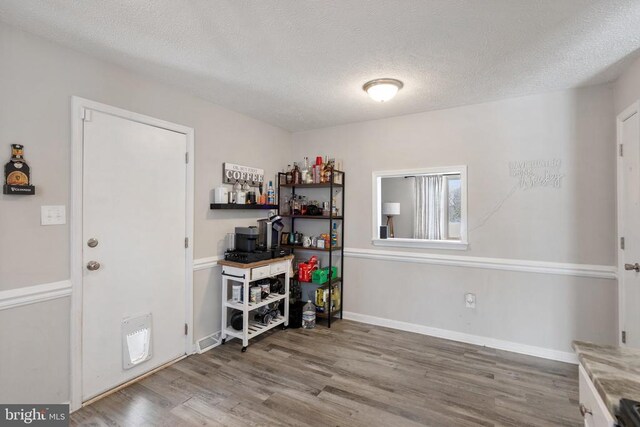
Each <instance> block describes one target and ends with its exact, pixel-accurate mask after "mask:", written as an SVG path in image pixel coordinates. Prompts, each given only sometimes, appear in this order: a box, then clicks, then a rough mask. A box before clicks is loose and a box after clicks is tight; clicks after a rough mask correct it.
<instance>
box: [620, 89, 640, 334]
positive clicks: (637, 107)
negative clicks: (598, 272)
mask: <svg viewBox="0 0 640 427" xmlns="http://www.w3.org/2000/svg"><path fill="white" fill-rule="evenodd" d="M639 113H640V101H636V102H634V103H633V104H631V105H630V106H629V107H627V108H625V109H624V111H623V112H622V113H620V114H618V116H617V117H616V147H615V149H616V210H617V213H616V215H617V221H616V225H617V227H616V234H617V237H618V238H617V240H616V247H617V258H618V345H619V346H625V345H626V344H625V343H623V342H622V331H623V330H624V319H625V308H624V271H625V270H624V254H623V253H622V252H623V249H622V248H621V243H620V238H621V237H624V236H622V230H623V229H624V218H623V216H622V208H621V204H622V201H623V199H624V195H623V194H622V192H623V182H624V174H623V167H624V164H623V160H624V159H623V157H622V156H621V155H620V145H621V144H622V140H621V137H622V124H623V123H624V122H625V121H626V120H627V119H629V118H630V117H632V116H633V115H634V114H639Z"/></svg>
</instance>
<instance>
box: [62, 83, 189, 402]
mask: <svg viewBox="0 0 640 427" xmlns="http://www.w3.org/2000/svg"><path fill="white" fill-rule="evenodd" d="M85 109H90V110H93V111H99V112H102V113H106V114H110V115H112V116H116V117H121V118H123V119H127V120H132V121H134V122H138V123H142V124H146V125H151V126H155V127H159V128H162V129H167V130H170V131H173V132H178V133H182V134H184V135H185V136H186V137H187V153H188V154H187V156H188V157H187V159H188V162H187V165H186V166H187V177H186V178H187V179H186V183H187V189H186V215H187V217H186V222H185V224H186V236H185V237H187V238H188V239H189V247H188V248H187V249H186V260H185V286H186V295H185V309H186V311H185V313H186V319H185V323H186V324H187V325H188V329H187V336H186V346H185V353H186V354H193V353H194V352H195V346H194V344H193V209H194V207H193V195H194V167H193V163H194V161H193V159H194V156H193V150H194V130H193V128H190V127H186V126H182V125H178V124H175V123H170V122H166V121H164V120H159V119H155V118H153V117H149V116H145V115H142V114H138V113H133V112H131V111H127V110H123V109H120V108H116V107H112V106H110V105H106V104H101V103H99V102H95V101H91V100H88V99H84V98H79V97H77V96H72V97H71V205H70V209H69V210H70V215H69V225H70V227H69V228H70V242H71V244H70V249H71V254H70V255H71V257H70V259H71V265H70V267H69V269H70V273H71V336H70V342H71V353H70V354H71V360H70V362H71V384H70V385H71V393H70V394H71V396H70V397H71V402H70V403H71V407H70V409H71V411H75V410H77V409H80V408H81V407H82V403H83V402H82V277H83V276H82V272H83V267H84V266H83V265H82V249H83V242H82V185H83V183H82V180H83V175H82V169H83V148H82V147H83V138H84V126H83V119H84V114H85Z"/></svg>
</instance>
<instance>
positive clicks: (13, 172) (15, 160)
mask: <svg viewBox="0 0 640 427" xmlns="http://www.w3.org/2000/svg"><path fill="white" fill-rule="evenodd" d="M23 153H24V146H23V145H21V144H11V159H10V160H9V162H8V163H7V164H6V165H5V166H4V176H5V184H7V185H29V179H30V174H29V170H30V169H29V165H27V163H26V162H25V161H24V157H23Z"/></svg>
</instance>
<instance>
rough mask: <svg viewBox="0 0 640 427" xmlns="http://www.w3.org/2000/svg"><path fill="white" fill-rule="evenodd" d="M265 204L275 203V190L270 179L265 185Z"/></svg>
mask: <svg viewBox="0 0 640 427" xmlns="http://www.w3.org/2000/svg"><path fill="white" fill-rule="evenodd" d="M267 204H268V205H275V204H276V192H275V191H274V190H273V183H272V182H271V181H269V186H268V187H267Z"/></svg>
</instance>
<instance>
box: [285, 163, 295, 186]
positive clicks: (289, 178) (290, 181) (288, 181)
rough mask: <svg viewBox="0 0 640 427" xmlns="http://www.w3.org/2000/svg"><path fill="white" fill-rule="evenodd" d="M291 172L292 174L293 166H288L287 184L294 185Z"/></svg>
mask: <svg viewBox="0 0 640 427" xmlns="http://www.w3.org/2000/svg"><path fill="white" fill-rule="evenodd" d="M291 172H292V171H291V165H287V175H286V181H287V184H293V174H292V173H291Z"/></svg>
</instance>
